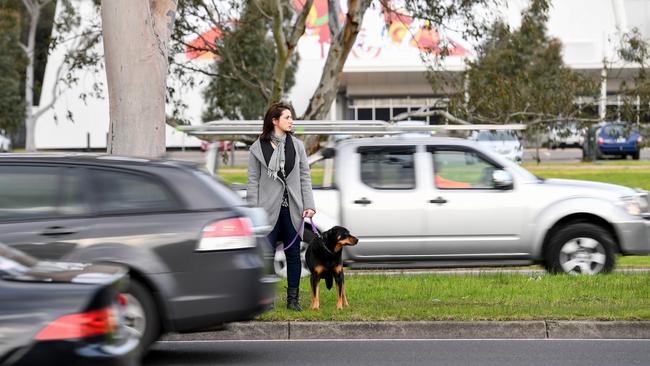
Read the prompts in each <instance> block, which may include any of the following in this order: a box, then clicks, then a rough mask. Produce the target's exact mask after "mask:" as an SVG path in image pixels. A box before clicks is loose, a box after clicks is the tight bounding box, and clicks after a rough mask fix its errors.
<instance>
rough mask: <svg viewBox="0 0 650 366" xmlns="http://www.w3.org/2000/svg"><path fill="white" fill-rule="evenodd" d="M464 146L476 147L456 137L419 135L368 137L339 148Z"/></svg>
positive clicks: (472, 143) (354, 140)
mask: <svg viewBox="0 0 650 366" xmlns="http://www.w3.org/2000/svg"><path fill="white" fill-rule="evenodd" d="M349 144H351V145H355V146H358V145H375V144H382V145H425V144H434V145H462V146H476V145H475V143H474V142H473V141H468V140H466V139H461V138H455V137H438V136H418V135H393V136H387V137H366V138H358V139H349V140H342V141H340V142H339V146H344V145H349Z"/></svg>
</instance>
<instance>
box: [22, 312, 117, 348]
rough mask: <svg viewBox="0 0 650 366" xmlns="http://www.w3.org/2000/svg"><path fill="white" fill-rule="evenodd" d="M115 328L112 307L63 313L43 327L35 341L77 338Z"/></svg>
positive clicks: (100, 333) (110, 330) (103, 332)
mask: <svg viewBox="0 0 650 366" xmlns="http://www.w3.org/2000/svg"><path fill="white" fill-rule="evenodd" d="M116 329H117V321H116V316H115V313H114V312H113V309H112V308H103V309H99V310H93V311H87V312H85V313H78V314H69V315H64V316H62V317H60V318H58V319H56V320H55V321H53V322H52V323H50V324H48V325H47V326H46V327H45V328H43V329H42V330H41V331H40V332H38V334H36V337H34V339H35V340H37V341H52V340H62V339H78V338H85V337H91V336H97V335H102V334H107V333H112V332H114V331H115V330H116Z"/></svg>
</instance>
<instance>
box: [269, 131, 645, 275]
mask: <svg viewBox="0 0 650 366" xmlns="http://www.w3.org/2000/svg"><path fill="white" fill-rule="evenodd" d="M334 159H335V184H334V186H333V187H332V188H322V189H320V188H316V189H314V198H315V201H316V209H317V214H316V216H315V217H314V223H315V225H316V226H317V227H318V229H319V230H327V229H329V228H330V227H332V226H334V225H342V226H345V227H347V228H348V229H349V230H350V232H351V233H353V234H354V235H355V236H357V237H358V238H359V244H358V245H356V246H353V247H345V249H344V250H345V252H344V258H345V261H346V263H347V265H349V266H351V267H353V268H354V267H359V268H391V267H401V268H417V267H441V266H448V267H458V266H477V265H522V264H531V263H540V264H543V265H544V266H545V267H546V268H547V270H549V271H550V272H566V273H584V274H593V273H599V272H608V271H611V270H612V269H613V268H614V264H615V260H616V254H617V253H621V254H623V255H647V254H650V213H649V212H648V195H647V193H646V192H645V191H641V190H637V189H632V188H627V187H623V186H618V185H613V184H604V183H596V182H587V181H578V180H564V179H542V178H538V177H536V176H535V175H533V174H531V173H530V172H528V171H527V170H525V169H524V168H522V167H520V166H519V165H517V164H516V163H513V162H511V161H509V160H506V159H505V158H502V157H500V156H499V155H498V154H496V153H494V152H492V151H489V150H485V149H484V148H481V147H480V146H478V145H477V144H475V143H473V142H471V141H467V140H462V139H453V138H437V137H385V138H366V139H351V140H345V141H343V142H341V143H339V145H338V146H337V148H336V150H335V156H334ZM305 232H309V230H305ZM307 240H308V238H307ZM282 267H283V265H282V253H281V252H278V253H277V256H276V270H278V271H279V272H282V270H283V268H282ZM305 274H306V272H305Z"/></svg>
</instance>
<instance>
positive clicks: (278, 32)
mask: <svg viewBox="0 0 650 366" xmlns="http://www.w3.org/2000/svg"><path fill="white" fill-rule="evenodd" d="M273 5H274V10H275V11H274V13H273V26H272V31H273V40H274V41H275V47H276V50H277V52H278V59H285V58H287V40H286V37H285V36H284V31H283V29H282V23H284V14H283V13H282V4H281V2H280V0H273Z"/></svg>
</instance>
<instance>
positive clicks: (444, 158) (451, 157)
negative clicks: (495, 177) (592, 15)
mask: <svg viewBox="0 0 650 366" xmlns="http://www.w3.org/2000/svg"><path fill="white" fill-rule="evenodd" d="M432 153H433V171H434V184H435V186H436V188H440V189H493V188H494V185H493V183H492V173H493V172H494V171H495V170H497V169H499V168H498V167H497V166H495V165H494V164H492V163H490V162H489V161H487V160H485V159H483V158H482V157H481V156H480V155H478V154H476V153H475V152H472V151H463V150H444V149H435V150H433V151H432Z"/></svg>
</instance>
